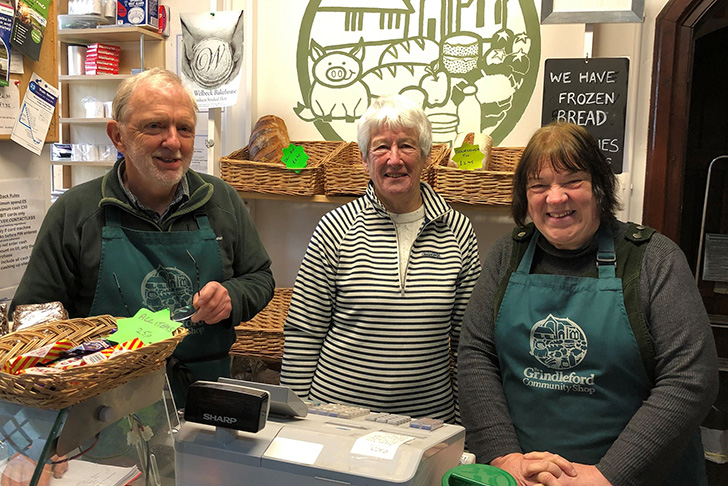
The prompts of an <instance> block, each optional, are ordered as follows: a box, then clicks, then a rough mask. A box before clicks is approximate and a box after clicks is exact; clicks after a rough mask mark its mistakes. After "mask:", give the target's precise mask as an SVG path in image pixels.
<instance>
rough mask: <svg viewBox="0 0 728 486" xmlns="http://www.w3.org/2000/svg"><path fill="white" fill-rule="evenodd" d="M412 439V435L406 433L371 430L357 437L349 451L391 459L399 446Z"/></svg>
mask: <svg viewBox="0 0 728 486" xmlns="http://www.w3.org/2000/svg"><path fill="white" fill-rule="evenodd" d="M413 439H414V437H410V436H408V435H400V434H390V433H387V432H381V431H377V432H372V433H371V434H367V435H365V436H364V437H360V438H358V439H357V440H356V442H354V447H352V448H351V453H352V454H360V455H363V456H373V457H378V458H380V459H389V460H392V459H394V455H395V454H396V453H397V449H398V448H399V446H401V445H402V444H405V443H407V442H409V441H411V440H413Z"/></svg>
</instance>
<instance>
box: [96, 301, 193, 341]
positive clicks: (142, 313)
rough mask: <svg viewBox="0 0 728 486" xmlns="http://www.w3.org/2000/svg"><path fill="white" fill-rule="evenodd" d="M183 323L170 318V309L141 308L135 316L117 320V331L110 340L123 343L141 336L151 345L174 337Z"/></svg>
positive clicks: (141, 338) (142, 339)
mask: <svg viewBox="0 0 728 486" xmlns="http://www.w3.org/2000/svg"><path fill="white" fill-rule="evenodd" d="M181 325H182V323H180V322H175V321H173V320H171V319H170V315H169V309H162V310H160V311H158V312H152V311H150V310H149V309H139V311H138V312H137V313H136V314H135V315H134V317H128V318H125V319H119V320H117V321H116V327H117V331H116V332H115V333H114V334H112V335H111V336H109V341H114V342H116V343H123V342H126V341H131V340H132V339H134V338H139V339H140V340H141V341H142V342H143V343H144V344H146V345H149V344H152V343H156V342H157V341H161V340H163V339H167V338H170V337H172V333H173V332H174V330H175V329H177V328H178V327H180V326H181Z"/></svg>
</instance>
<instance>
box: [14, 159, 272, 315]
mask: <svg viewBox="0 0 728 486" xmlns="http://www.w3.org/2000/svg"><path fill="white" fill-rule="evenodd" d="M120 164H121V161H119V162H117V163H116V164H115V165H114V168H113V169H112V170H110V171H109V172H108V173H107V174H106V175H105V176H103V177H100V178H98V179H94V180H92V181H89V182H86V183H84V184H80V185H78V186H76V187H73V188H72V189H69V190H68V191H67V192H66V193H65V194H63V195H62V196H61V197H59V198H58V200H57V201H56V202H55V203H53V205H52V206H51V207H50V209H49V210H48V214H46V216H45V218H44V220H43V224H42V225H41V228H40V231H39V233H38V237H37V239H36V241H35V245H34V247H33V251H32V253H31V256H30V261H29V263H28V267H27V268H26V270H25V274H24V275H23V278H22V280H21V282H20V285H19V286H18V288H17V290H16V292H15V296H14V299H13V302H12V304H11V307H10V312H11V313H12V311H13V309H14V308H15V307H16V306H17V305H20V304H38V303H45V302H52V301H60V302H61V303H63V305H64V307H65V308H66V309H67V310H68V314H69V316H70V317H87V316H88V315H89V312H90V309H91V304H92V302H93V299H94V293H95V290H96V281H97V279H98V275H99V262H100V259H101V244H102V238H101V231H102V228H103V227H104V224H105V217H104V208H105V207H107V206H118V207H119V208H121V213H122V216H121V224H122V226H123V227H125V228H131V229H135V230H140V231H189V230H196V229H197V224H196V222H195V218H194V211H195V210H197V209H199V208H203V209H204V210H205V211H206V213H207V216H208V218H209V220H210V224H211V226H212V229H213V231H214V232H215V235H216V236H217V240H218V244H219V246H220V256H221V257H222V263H223V272H224V279H223V281H222V282H221V283H222V284H223V286H225V288H226V289H227V290H228V292H229V294H230V298H231V300H232V305H233V309H232V313H231V315H230V318H229V319H227V320H225V321H223V322H222V323H223V324H225V325H237V324H238V323H240V322H241V321H247V320H249V319H251V318H252V317H253V316H255V314H257V313H258V311H260V310H261V309H263V307H265V306H266V304H267V303H268V302H269V301H270V299H271V298H272V297H273V289H274V287H275V282H274V281H273V273H272V272H271V269H270V264H271V261H270V257H269V256H268V253H267V252H266V251H265V248H264V247H263V244H262V243H261V241H260V237H259V235H258V232H257V231H256V229H255V226H254V225H253V221H252V219H251V217H250V215H249V213H248V211H247V209H246V208H245V205H244V204H243V202H242V200H241V199H240V196H238V194H237V193H236V192H235V190H234V189H233V188H232V187H230V186H229V185H228V184H227V183H225V182H224V181H222V180H221V179H219V178H217V177H213V176H210V175H207V174H198V173H196V172H194V171H192V170H189V171H188V172H187V175H186V177H187V182H188V184H189V190H190V198H189V200H187V201H185V202H184V203H183V204H182V205H181V206H180V207H178V208H176V210H175V211H172V212H171V213H170V214H167V215H166V216H165V217H164V219H163V220H162V221H161V223H160V224H156V223H154V222H153V221H152V220H151V219H150V218H149V217H148V216H146V215H145V214H143V213H142V212H140V211H138V210H136V209H135V208H133V207H132V206H131V205H130V204H129V200H128V198H127V196H126V194H125V193H124V190H123V187H122V186H121V184H120V182H119V178H118V176H117V173H118V170H119V166H120ZM10 315H12V314H10Z"/></svg>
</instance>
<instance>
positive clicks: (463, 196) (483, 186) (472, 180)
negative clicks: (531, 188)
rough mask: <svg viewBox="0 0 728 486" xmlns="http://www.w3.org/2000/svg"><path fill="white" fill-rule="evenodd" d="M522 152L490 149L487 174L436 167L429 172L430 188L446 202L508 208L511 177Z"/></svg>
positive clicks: (511, 149)
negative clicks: (506, 206) (430, 173)
mask: <svg viewBox="0 0 728 486" xmlns="http://www.w3.org/2000/svg"><path fill="white" fill-rule="evenodd" d="M523 150H524V147H493V149H492V150H491V153H490V160H489V162H488V169H487V170H482V169H476V170H461V169H457V168H453V167H448V166H446V165H445V164H440V165H437V166H435V167H433V170H432V187H433V189H435V192H437V193H438V194H440V195H441V196H442V197H444V198H445V199H446V200H447V201H450V202H459V203H465V204H488V205H495V206H498V205H509V204H510V203H511V200H512V192H513V174H514V172H515V170H516V166H517V165H518V161H519V160H521V155H522V154H523ZM445 162H446V161H445Z"/></svg>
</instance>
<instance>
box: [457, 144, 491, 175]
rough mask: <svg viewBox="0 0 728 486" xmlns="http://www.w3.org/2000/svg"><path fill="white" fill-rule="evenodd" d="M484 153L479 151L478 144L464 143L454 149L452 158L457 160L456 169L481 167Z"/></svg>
mask: <svg viewBox="0 0 728 486" xmlns="http://www.w3.org/2000/svg"><path fill="white" fill-rule="evenodd" d="M484 158H485V154H484V153H483V152H481V151H480V146H478V145H470V144H469V143H464V144H463V145H462V146H460V147H457V148H456V149H455V155H454V156H453V158H452V160H454V161H455V162H457V164H458V169H462V170H475V169H480V168H482V167H483V159H484Z"/></svg>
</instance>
